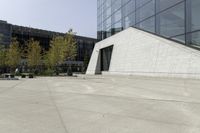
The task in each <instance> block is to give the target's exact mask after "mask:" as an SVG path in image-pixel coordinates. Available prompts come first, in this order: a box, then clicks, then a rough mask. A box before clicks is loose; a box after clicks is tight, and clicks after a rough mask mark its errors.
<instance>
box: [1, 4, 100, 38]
mask: <svg viewBox="0 0 200 133" xmlns="http://www.w3.org/2000/svg"><path fill="white" fill-rule="evenodd" d="M96 6H97V4H96V0H0V20H5V21H7V22H8V23H11V24H15V25H21V26H28V27H33V28H39V29H44V30H51V31H56V32H64V33H65V32H67V31H68V30H69V29H70V28H72V29H73V30H74V31H75V32H76V33H77V35H81V36H87V37H94V38H96V32H97V24H96V23H97V20H96V19H97V17H96V14H97V13H96V12H97V7H96Z"/></svg>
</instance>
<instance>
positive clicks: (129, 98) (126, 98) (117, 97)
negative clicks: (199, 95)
mask: <svg viewBox="0 0 200 133" xmlns="http://www.w3.org/2000/svg"><path fill="white" fill-rule="evenodd" d="M54 93H62V94H63V93H71V94H78V95H88V96H99V97H113V98H116V99H119V98H121V99H124V100H128V101H134V100H145V101H157V102H175V103H185V104H200V102H187V101H179V100H165V99H153V98H139V97H124V96H111V95H110V96H109V95H98V94H87V93H77V92H55V91H54Z"/></svg>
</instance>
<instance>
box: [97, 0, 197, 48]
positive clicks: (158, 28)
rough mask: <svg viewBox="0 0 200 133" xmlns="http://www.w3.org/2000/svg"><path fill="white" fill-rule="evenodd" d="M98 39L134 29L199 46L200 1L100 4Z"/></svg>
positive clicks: (137, 0) (107, 1) (117, 0)
mask: <svg viewBox="0 0 200 133" xmlns="http://www.w3.org/2000/svg"><path fill="white" fill-rule="evenodd" d="M97 8H98V11H97V16H98V17H97V29H98V33H97V38H98V39H99V40H103V39H105V38H107V37H110V36H112V35H114V34H116V33H118V32H120V31H122V30H124V29H126V28H128V27H135V28H138V29H141V30H144V31H148V32H151V33H153V34H157V35H159V36H162V37H165V38H169V39H172V40H175V41H179V42H181V43H184V44H186V45H191V46H200V15H199V13H200V0H97Z"/></svg>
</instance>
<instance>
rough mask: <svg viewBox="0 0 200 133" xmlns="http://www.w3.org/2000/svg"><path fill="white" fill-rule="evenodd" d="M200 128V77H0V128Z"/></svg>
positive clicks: (173, 131) (191, 132) (145, 132)
mask: <svg viewBox="0 0 200 133" xmlns="http://www.w3.org/2000/svg"><path fill="white" fill-rule="evenodd" d="M36 132H37V133H199V132H200V80H195V79H178V78H155V77H154V78H152V77H137V76H83V75H82V76H79V77H77V78H67V77H65V78H64V77H63V78H62V77H55V78H52V77H46V78H44V77H40V78H36V79H21V80H19V81H0V133H36Z"/></svg>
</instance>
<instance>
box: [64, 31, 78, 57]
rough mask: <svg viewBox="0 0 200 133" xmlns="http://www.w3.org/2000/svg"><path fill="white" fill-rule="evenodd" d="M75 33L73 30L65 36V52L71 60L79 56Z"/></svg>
mask: <svg viewBox="0 0 200 133" xmlns="http://www.w3.org/2000/svg"><path fill="white" fill-rule="evenodd" d="M74 35H75V33H74V32H73V30H72V29H70V30H69V31H68V33H67V34H66V36H65V41H66V51H65V57H66V58H67V59H68V58H70V59H71V60H74V59H75V57H76V55H77V42H76V40H75V38H74Z"/></svg>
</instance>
